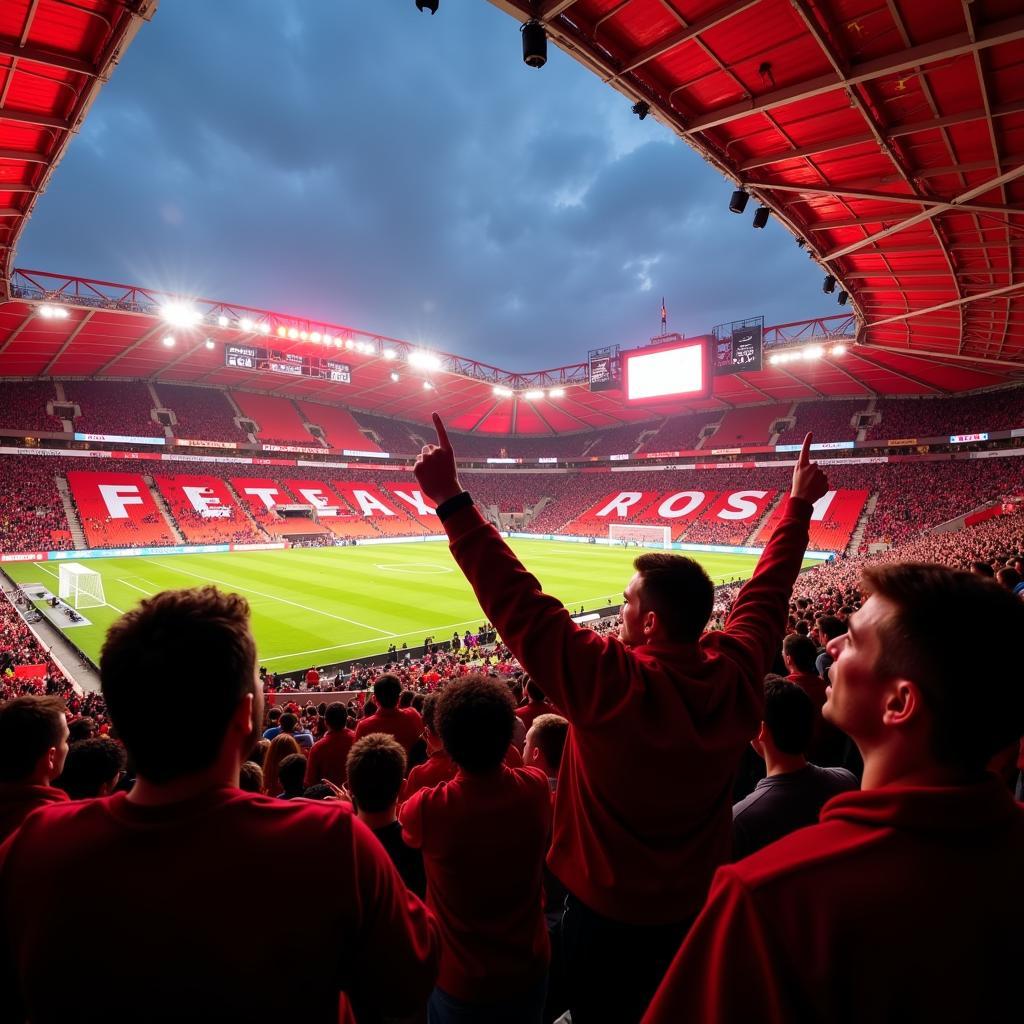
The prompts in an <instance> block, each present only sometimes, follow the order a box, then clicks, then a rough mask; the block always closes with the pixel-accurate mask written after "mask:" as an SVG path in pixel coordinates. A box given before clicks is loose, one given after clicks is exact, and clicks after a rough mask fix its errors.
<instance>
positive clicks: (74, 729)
mask: <svg viewBox="0 0 1024 1024" xmlns="http://www.w3.org/2000/svg"><path fill="white" fill-rule="evenodd" d="M97 732H99V729H98V728H97V727H96V719H95V718H90V717H89V716H88V715H82V716H80V717H79V718H74V719H72V720H71V721H70V722H68V743H79V742H80V741H81V740H91V739H92V738H93V736H95V735H96V734H97Z"/></svg>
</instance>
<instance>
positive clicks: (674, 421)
mask: <svg viewBox="0 0 1024 1024" xmlns="http://www.w3.org/2000/svg"><path fill="white" fill-rule="evenodd" d="M721 418H722V410H721V409H715V410H713V411H711V412H696V413H686V414H685V415H683V416H669V417H668V419H666V420H665V422H664V423H663V424H662V425H661V429H660V430H658V432H657V433H656V434H654V435H653V436H652V437H648V438H647V440H645V441H644V443H643V447H642V448H641V449H640V450H641V451H643V452H689V451H694V450H695V449H696V448H697V445H698V443H699V442H700V432H701V431H702V430H703V429H704V428H705V427H706V426H708V425H709V424H711V423H717V422H718V421H719V420H720V419H721Z"/></svg>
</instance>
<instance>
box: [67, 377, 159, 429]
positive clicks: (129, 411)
mask: <svg viewBox="0 0 1024 1024" xmlns="http://www.w3.org/2000/svg"><path fill="white" fill-rule="evenodd" d="M63 386H64V397H65V398H66V399H67V401H68V402H70V403H72V404H75V405H77V406H78V410H79V412H80V413H81V415H80V416H78V417H77V418H76V419H75V430H76V431H78V432H80V433H83V434H110V435H117V436H122V437H124V436H128V437H132V436H134V437H163V436H164V429H163V427H161V426H160V425H159V424H158V423H156V422H154V420H153V417H152V415H151V413H152V411H153V396H152V395H151V394H150V393H149V387H148V386H147V385H146V384H142V383H140V382H138V381H120V380H118V381H113V380H111V381H106V380H69V381H65V382H64V385H63Z"/></svg>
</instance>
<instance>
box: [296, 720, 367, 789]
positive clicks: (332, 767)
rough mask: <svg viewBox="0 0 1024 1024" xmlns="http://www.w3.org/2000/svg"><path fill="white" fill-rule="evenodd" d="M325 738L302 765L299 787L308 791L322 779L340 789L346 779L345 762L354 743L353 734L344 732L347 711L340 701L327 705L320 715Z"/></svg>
mask: <svg viewBox="0 0 1024 1024" xmlns="http://www.w3.org/2000/svg"><path fill="white" fill-rule="evenodd" d="M324 721H325V722H326V723H327V735H326V736H324V738H323V739H321V740H317V742H316V743H314V744H313V748H312V749H311V750H310V752H309V759H308V760H307V761H306V776H305V778H304V779H303V785H304V786H305V787H306V788H307V789H309V787H310V786H315V785H316V784H317V783H318V782H320V781H321V780H322V779H327V781H328V782H333V783H334V785H335V786H344V785H345V781H346V778H347V771H346V767H345V765H346V762H347V760H348V752H349V751H350V750H351V749H352V744H353V743H355V741H356V734H355V733H354V732H353V731H352V730H351V729H349V728H348V708H346V707H345V705H344V704H342V703H341V702H340V701H334V702H333V703H331V704H328V705H327V711H326V713H325V714H324Z"/></svg>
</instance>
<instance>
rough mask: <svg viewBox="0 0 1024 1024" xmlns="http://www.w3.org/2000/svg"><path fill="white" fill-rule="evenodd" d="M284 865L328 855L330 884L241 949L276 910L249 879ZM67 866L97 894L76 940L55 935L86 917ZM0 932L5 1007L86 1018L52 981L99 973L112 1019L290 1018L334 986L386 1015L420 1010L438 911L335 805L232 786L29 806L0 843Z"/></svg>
mask: <svg viewBox="0 0 1024 1024" xmlns="http://www.w3.org/2000/svg"><path fill="white" fill-rule="evenodd" d="M288 864H292V865H294V864H303V865H305V864H329V865H330V870H331V883H330V885H327V886H323V887H322V891H320V892H318V894H317V899H316V906H315V907H312V906H311V907H310V908H308V912H306V913H302V914H300V915H299V916H298V917H296V916H295V915H294V914H293V915H291V916H289V915H285V917H286V918H287V921H282V922H279V925H278V926H277V927H275V928H274V937H273V940H272V943H271V946H270V947H267V949H266V950H260V949H259V948H258V947H259V944H258V943H257V947H256V948H254V946H253V943H252V941H251V940H252V937H253V935H254V934H256V933H257V932H259V931H260V930H261V929H262V930H264V931H265V925H264V924H261V920H262V917H261V914H262V916H267V915H269V917H268V918H267V919H268V920H269V919H270V918H273V917H274V915H275V911H274V910H273V909H272V908H271V907H270V905H269V904H268V905H267V907H266V908H265V909H264V910H263V911H261V906H260V900H261V897H260V896H259V894H260V893H264V892H265V891H266V886H267V879H269V878H274V877H275V876H276V875H277V873H278V872H280V870H281V867H282V865H288ZM69 878H88V879H89V883H88V884H89V886H90V890H91V891H94V892H96V893H102V899H101V900H100V903H99V904H98V907H99V909H98V910H97V909H96V908H95V907H94V908H93V909H94V911H95V912H90V914H89V917H88V934H89V939H88V941H87V942H86V941H83V942H69V941H67V940H68V936H71V935H75V934H83V932H82V929H83V927H85V925H84V923H83V919H82V916H81V908H80V907H79V906H78V905H77V904H76V901H75V900H68V899H67V884H68V879H69ZM0 929H2V931H0V978H3V979H5V984H3V985H0V1019H3V1020H14V1019H17V1020H21V1019H23V1018H26V1017H27V1018H28V1019H31V1020H32V1021H33V1022H34V1024H47V1022H51V1021H53V1022H58V1021H60V1022H65V1021H69V1020H75V1019H77V1018H80V1017H81V1016H82V1006H81V991H80V990H79V989H78V988H77V987H76V986H74V985H65V984H54V979H55V978H73V977H83V978H103V979H104V981H103V999H102V1002H103V1008H102V1011H101V1012H102V1016H104V1017H105V1018H107V1019H109V1020H124V1021H127V1020H139V1019H143V1018H148V1017H150V1016H152V1017H153V1018H154V1019H156V1017H157V1014H159V1019H160V1020H168V1021H169V1020H189V1019H194V1018H195V1016H196V1014H197V1008H199V1010H201V1015H202V1016H204V1017H207V1016H208V1017H212V1018H220V1019H224V1020H227V1019H231V1020H252V1021H259V1020H272V1019H278V1020H290V1019H292V1017H294V1015H295V1008H296V1006H297V1005H301V1008H302V1019H303V1021H304V1022H313V1021H316V1022H325V1024H326V1022H331V1024H334V1022H336V1021H338V1019H339V1005H340V997H339V993H340V992H341V991H351V992H353V993H358V994H360V995H361V996H362V997H363V998H362V1000H361V1001H362V1002H364V1003H365V1002H367V1000H369V1005H373V1006H374V1007H375V1008H376V1009H377V1010H378V1011H379V1012H380V1013H381V1014H383V1015H384V1016H391V1015H394V1016H404V1015H406V1014H413V1013H415V1012H417V1010H418V1009H419V1008H420V1007H422V1006H423V1004H424V1002H425V1000H426V998H427V996H428V995H429V993H430V991H431V988H432V986H433V984H434V977H435V974H436V971H437V953H438V931H437V926H436V923H435V922H434V920H433V918H432V916H431V915H430V913H429V912H428V911H427V909H426V908H425V907H424V906H423V904H422V903H420V901H419V900H418V899H416V897H414V896H412V895H411V894H409V893H408V892H407V891H406V888H405V886H404V884H403V883H402V880H401V878H399V876H398V873H397V872H396V871H395V869H394V867H393V866H392V864H391V861H390V859H389V858H388V856H387V854H386V853H385V851H384V849H383V848H382V847H381V845H380V844H379V843H378V842H377V840H376V839H375V838H374V837H373V835H372V833H371V832H370V831H369V829H367V828H366V827H365V826H364V825H363V823H362V822H360V821H359V820H357V819H356V818H355V817H354V816H353V815H352V811H351V807H349V805H348V804H344V803H340V802H338V801H313V800H289V801H286V800H274V799H271V798H269V797H263V796H258V795H256V794H254V793H243V792H242V791H241V790H238V789H233V788H230V787H225V788H222V789H214V790H210V791H208V792H206V793H204V794H202V795H201V796H198V797H196V798H195V799H192V800H188V801H183V802H181V803H177V804H171V805H167V806H161V807H140V806H138V805H136V804H133V803H131V802H130V801H129V800H128V799H127V796H126V794H124V793H117V794H115V795H114V796H112V797H107V798H103V799H99V800H82V801H74V802H71V803H65V804H55V805H53V806H50V807H46V808H43V809H42V810H39V811H37V812H36V813H35V814H33V815H32V816H31V817H30V818H28V820H26V822H25V823H24V825H23V826H22V827H21V829H20V830H19V831H18V832H17V833H16V834H15V835H14V836H12V838H11V839H10V840H8V842H7V843H6V844H5V845H4V846H3V847H0ZM271 947H272V948H271ZM111 951H116V952H115V953H113V954H112V952H111ZM268 964H271V965H272V973H274V975H275V976H277V974H278V972H279V973H280V977H282V978H284V977H287V978H293V979H298V978H301V979H302V984H301V997H297V995H296V989H295V986H294V985H277V984H268V983H267V977H268V975H267V971H268ZM78 972H82V973H81V974H79V973H78ZM8 979H11V982H10V983H7V980H8ZM297 998H298V1000H299V1001H298V1003H296V999H297ZM150 1010H152V1011H153V1012H152V1013H150V1012H149V1011H150ZM97 1012H100V1011H97Z"/></svg>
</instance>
